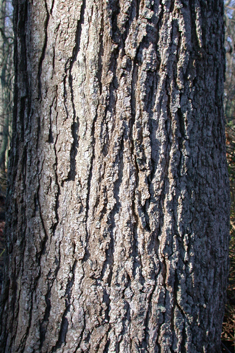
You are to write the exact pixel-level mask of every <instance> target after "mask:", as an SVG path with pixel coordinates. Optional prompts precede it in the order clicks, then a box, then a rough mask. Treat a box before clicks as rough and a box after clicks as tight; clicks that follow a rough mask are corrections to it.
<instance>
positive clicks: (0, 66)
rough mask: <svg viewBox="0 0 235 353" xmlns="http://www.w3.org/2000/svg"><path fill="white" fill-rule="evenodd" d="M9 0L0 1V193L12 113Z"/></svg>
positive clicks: (11, 38) (6, 157)
mask: <svg viewBox="0 0 235 353" xmlns="http://www.w3.org/2000/svg"><path fill="white" fill-rule="evenodd" d="M12 11H13V9H12V4H11V1H7V0H1V1H0V75H1V77H0V78H1V81H0V193H1V195H2V194H5V191H6V190H5V188H6V169H7V162H8V150H9V146H10V138H11V123H12V113H13V109H12V107H13V79H14V69H13V24H12V20H13V19H12Z"/></svg>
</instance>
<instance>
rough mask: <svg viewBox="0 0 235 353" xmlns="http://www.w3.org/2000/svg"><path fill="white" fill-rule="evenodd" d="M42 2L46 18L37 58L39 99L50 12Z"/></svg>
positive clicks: (45, 2)
mask: <svg viewBox="0 0 235 353" xmlns="http://www.w3.org/2000/svg"><path fill="white" fill-rule="evenodd" d="M44 4H45V9H46V19H45V22H44V36H45V37H44V43H43V47H42V54H41V56H40V59H39V63H38V97H39V98H40V99H42V82H41V74H42V63H43V60H44V58H45V55H46V48H47V29H48V23H49V19H50V14H49V12H48V8H47V1H46V0H44Z"/></svg>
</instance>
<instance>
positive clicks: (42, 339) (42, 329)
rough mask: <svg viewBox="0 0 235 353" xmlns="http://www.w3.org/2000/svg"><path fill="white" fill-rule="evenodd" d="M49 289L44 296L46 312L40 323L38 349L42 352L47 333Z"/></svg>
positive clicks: (49, 310) (49, 302) (49, 306)
mask: <svg viewBox="0 0 235 353" xmlns="http://www.w3.org/2000/svg"><path fill="white" fill-rule="evenodd" d="M50 297H51V287H50V288H49V290H48V292H47V294H46V296H45V301H46V310H45V313H44V316H43V319H42V321H41V322H40V329H39V331H40V346H39V349H40V350H42V347H43V343H44V342H45V338H46V332H47V326H48V320H49V316H50V312H51V301H50Z"/></svg>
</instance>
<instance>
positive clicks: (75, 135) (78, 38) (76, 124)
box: [68, 0, 86, 181]
mask: <svg viewBox="0 0 235 353" xmlns="http://www.w3.org/2000/svg"><path fill="white" fill-rule="evenodd" d="M85 9H86V0H83V2H82V6H81V14H80V19H79V20H78V22H77V28H76V34H75V46H74V48H73V53H72V58H70V63H69V87H70V94H71V101H72V107H73V123H72V126H71V128H72V136H73V142H72V146H71V150H70V171H69V175H68V180H73V181H74V180H75V175H76V155H77V148H78V142H79V138H78V132H79V120H78V118H79V117H78V116H77V113H76V109H75V104H74V92H73V78H72V69H73V65H74V63H75V62H76V59H77V55H78V52H79V50H80V41H81V35H82V25H83V24H84V16H85Z"/></svg>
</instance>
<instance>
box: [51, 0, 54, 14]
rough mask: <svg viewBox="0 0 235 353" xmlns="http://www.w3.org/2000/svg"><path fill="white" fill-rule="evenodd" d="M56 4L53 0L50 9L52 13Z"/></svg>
mask: <svg viewBox="0 0 235 353" xmlns="http://www.w3.org/2000/svg"><path fill="white" fill-rule="evenodd" d="M54 4H55V0H52V4H51V9H50V15H52V11H53V8H54Z"/></svg>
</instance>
